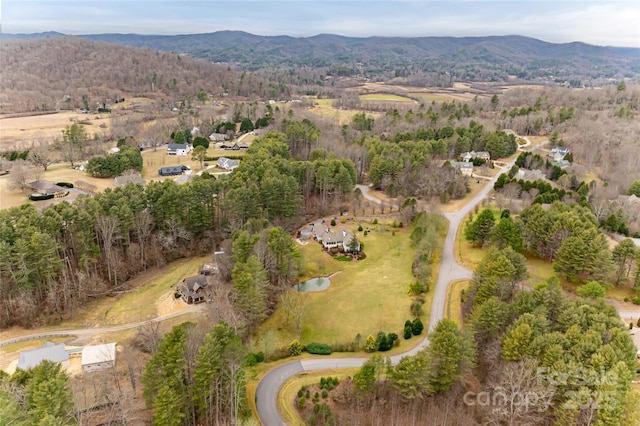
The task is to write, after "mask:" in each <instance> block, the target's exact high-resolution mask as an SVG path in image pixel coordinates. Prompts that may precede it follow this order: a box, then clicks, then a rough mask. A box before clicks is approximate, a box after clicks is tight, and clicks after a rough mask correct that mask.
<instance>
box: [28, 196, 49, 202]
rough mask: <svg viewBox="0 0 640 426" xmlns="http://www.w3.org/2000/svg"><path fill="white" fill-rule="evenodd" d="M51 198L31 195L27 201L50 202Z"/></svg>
mask: <svg viewBox="0 0 640 426" xmlns="http://www.w3.org/2000/svg"><path fill="white" fill-rule="evenodd" d="M52 198H53V194H44V195H36V194H31V195H29V199H30V200H31V201H43V200H50V199H52Z"/></svg>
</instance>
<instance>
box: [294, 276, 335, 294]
mask: <svg viewBox="0 0 640 426" xmlns="http://www.w3.org/2000/svg"><path fill="white" fill-rule="evenodd" d="M329 284H331V280H330V279H329V278H327V277H317V278H311V279H310V280H307V281H304V282H301V283H298V284H296V285H295V286H294V287H293V288H294V289H296V291H299V292H303V293H305V292H309V291H320V290H324V289H325V288H327V287H329Z"/></svg>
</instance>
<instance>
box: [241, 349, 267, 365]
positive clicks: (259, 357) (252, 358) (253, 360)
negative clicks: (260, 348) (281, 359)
mask: <svg viewBox="0 0 640 426" xmlns="http://www.w3.org/2000/svg"><path fill="white" fill-rule="evenodd" d="M262 361H264V354H263V353H262V352H258V353H255V354H254V353H249V354H247V358H246V359H245V363H246V364H247V365H248V366H250V367H251V366H254V365H256V364H258V363H260V362H262Z"/></svg>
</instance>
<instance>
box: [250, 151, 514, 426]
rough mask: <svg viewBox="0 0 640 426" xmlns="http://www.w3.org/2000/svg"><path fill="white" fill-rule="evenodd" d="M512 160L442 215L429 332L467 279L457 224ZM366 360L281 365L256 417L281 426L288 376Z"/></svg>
mask: <svg viewBox="0 0 640 426" xmlns="http://www.w3.org/2000/svg"><path fill="white" fill-rule="evenodd" d="M514 162H515V160H514V161H513V162H511V163H509V165H508V166H507V167H504V168H503V169H502V170H501V171H500V172H499V173H498V174H497V175H496V176H495V177H493V178H492V179H491V180H490V181H489V182H487V184H486V185H485V187H484V188H483V189H482V190H481V191H480V192H479V193H478V194H477V195H476V196H475V197H473V199H471V200H470V201H469V202H468V203H467V204H466V205H465V206H464V207H463V208H462V209H460V210H459V211H457V212H454V213H445V214H444V216H445V217H446V218H447V219H448V220H449V229H448V231H447V236H446V239H445V242H444V247H443V250H442V260H441V261H440V273H439V275H438V281H437V284H436V288H435V290H434V291H435V294H434V297H433V304H432V305H431V317H430V318H429V331H432V330H433V328H434V327H435V325H436V324H437V323H438V321H440V320H441V319H442V317H443V316H444V308H445V304H446V299H447V288H448V286H449V283H450V282H451V281H453V280H458V279H463V278H471V274H472V273H471V271H469V270H468V269H465V268H464V267H462V266H461V265H460V264H458V262H457V261H456V257H455V252H454V248H455V241H456V233H457V231H458V228H459V226H460V223H461V222H462V220H463V219H464V217H465V215H466V214H467V213H469V211H471V209H472V208H473V207H474V206H475V205H476V204H478V203H479V202H480V201H481V200H482V199H483V198H485V197H486V196H487V194H488V193H489V191H491V190H492V189H493V184H494V183H495V181H496V180H497V179H498V176H500V175H501V174H502V173H504V172H506V171H508V170H509V168H510V167H511V166H512V165H513V163H514ZM358 188H360V190H361V191H362V196H363V197H364V198H366V199H367V200H370V201H373V202H376V203H380V200H379V199H377V198H375V197H372V196H371V195H369V187H367V186H365V185H358ZM427 345H429V340H428V339H427V338H425V339H424V340H423V341H422V342H420V344H419V345H418V346H416V347H415V348H413V349H411V350H410V351H407V352H405V353H403V354H400V355H395V356H392V357H391V362H392V363H393V364H396V363H397V362H398V361H399V360H400V359H402V358H403V357H405V356H411V355H414V354H416V353H417V352H418V351H420V350H421V349H423V348H425V347H426V346H427ZM366 360H367V358H321V359H312V360H305V361H294V362H290V363H287V364H284V365H282V366H280V367H278V368H276V369H274V370H272V371H270V372H269V373H267V374H266V375H265V376H264V377H263V378H262V380H261V381H260V383H259V384H258V389H257V390H256V408H257V410H258V417H260V421H261V422H262V424H264V425H267V426H276V425H285V423H284V420H283V419H282V417H281V416H280V413H279V412H278V392H279V390H280V388H281V387H282V385H283V384H284V383H285V382H286V381H287V380H288V379H289V378H291V377H292V376H294V375H296V374H298V373H302V372H305V371H313V370H324V369H330V368H349V367H351V368H353V367H355V368H357V367H360V366H362V364H363V363H364V362H365V361H366Z"/></svg>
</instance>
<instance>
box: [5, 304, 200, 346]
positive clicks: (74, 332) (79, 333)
mask: <svg viewBox="0 0 640 426" xmlns="http://www.w3.org/2000/svg"><path fill="white" fill-rule="evenodd" d="M204 307H205V305H204V304H201V305H196V306H193V307H191V308H188V309H185V310H182V311H179V312H173V313H170V314H166V315H162V316H159V317H156V318H152V319H150V320H146V321H138V322H132V323H129V324H123V325H116V326H113V327H99V328H76V329H69V330H52V331H46V332H42V333H33V334H27V335H25V336H19V337H14V338H12V339H7V340H2V341H0V347H3V346H6V345H11V344H13V343H18V342H23V341H25V340H33V339H46V338H48V337H59V336H76V337H87V336H94V335H96V334H102V333H113V332H115V331H122V330H129V329H132V328H138V327H140V326H143V325H145V324H151V323H154V322H160V321H164V320H167V319H170V318H175V317H178V316H181V315H185V314H189V313H192V312H200V311H202V310H203V309H204Z"/></svg>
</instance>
